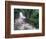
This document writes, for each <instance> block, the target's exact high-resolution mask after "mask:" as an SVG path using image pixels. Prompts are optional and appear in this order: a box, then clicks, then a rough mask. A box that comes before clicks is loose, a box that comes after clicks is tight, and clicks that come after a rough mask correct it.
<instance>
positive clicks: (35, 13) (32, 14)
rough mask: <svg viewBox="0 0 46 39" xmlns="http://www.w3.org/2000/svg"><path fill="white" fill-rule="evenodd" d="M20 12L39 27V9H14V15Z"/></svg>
mask: <svg viewBox="0 0 46 39" xmlns="http://www.w3.org/2000/svg"><path fill="white" fill-rule="evenodd" d="M19 12H22V13H23V14H24V15H25V16H26V18H27V19H29V20H30V22H31V23H34V26H35V27H36V28H39V10H38V9H14V16H18V14H19Z"/></svg>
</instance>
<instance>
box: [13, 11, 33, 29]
mask: <svg viewBox="0 0 46 39" xmlns="http://www.w3.org/2000/svg"><path fill="white" fill-rule="evenodd" d="M24 19H26V17H25V16H24V15H23V14H22V12H20V14H19V18H18V19H15V26H14V27H15V29H16V28H17V29H18V30H31V29H34V27H33V25H30V24H29V23H25V21H24Z"/></svg>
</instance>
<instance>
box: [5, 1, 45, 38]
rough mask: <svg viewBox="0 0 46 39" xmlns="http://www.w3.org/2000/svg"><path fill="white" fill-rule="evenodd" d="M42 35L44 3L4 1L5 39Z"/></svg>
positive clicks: (43, 32)
mask: <svg viewBox="0 0 46 39" xmlns="http://www.w3.org/2000/svg"><path fill="white" fill-rule="evenodd" d="M44 34H45V8H44V3H35V2H18V1H5V38H16V37H33V36H44Z"/></svg>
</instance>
